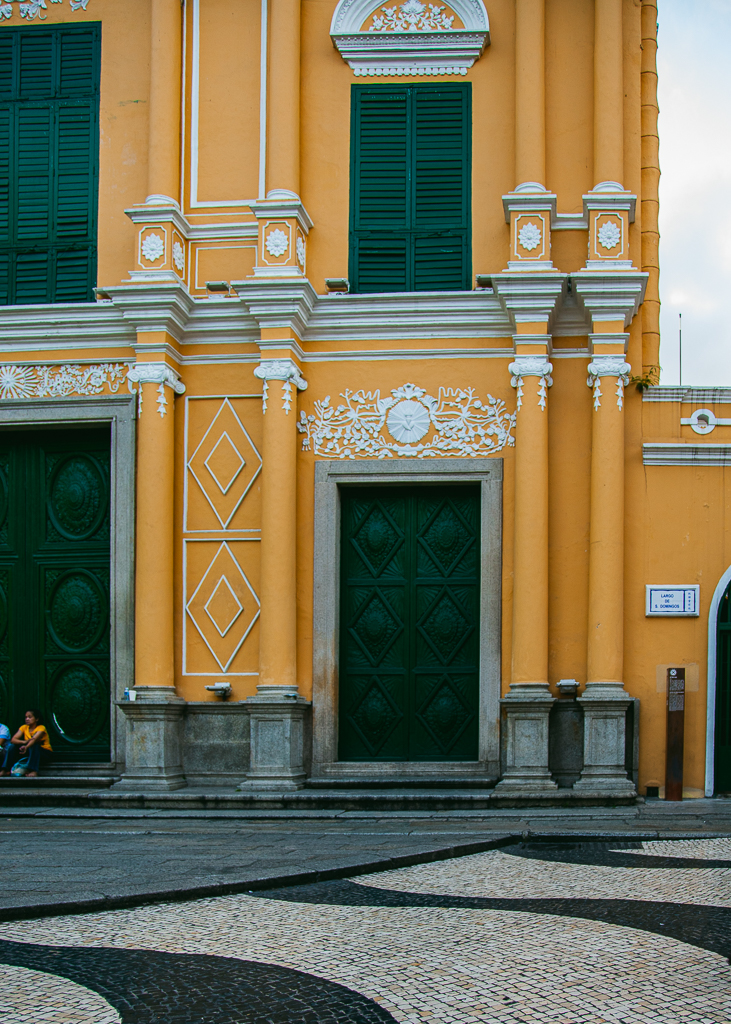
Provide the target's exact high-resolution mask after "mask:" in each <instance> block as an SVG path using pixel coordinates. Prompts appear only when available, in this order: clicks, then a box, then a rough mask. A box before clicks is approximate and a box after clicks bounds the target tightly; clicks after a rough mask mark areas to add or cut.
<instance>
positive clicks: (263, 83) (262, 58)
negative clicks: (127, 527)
mask: <svg viewBox="0 0 731 1024" xmlns="http://www.w3.org/2000/svg"><path fill="white" fill-rule="evenodd" d="M268 49H269V7H268V0H261V42H260V44H259V68H260V71H259V74H260V78H259V197H258V198H259V199H265V198H266V180H267V62H268Z"/></svg>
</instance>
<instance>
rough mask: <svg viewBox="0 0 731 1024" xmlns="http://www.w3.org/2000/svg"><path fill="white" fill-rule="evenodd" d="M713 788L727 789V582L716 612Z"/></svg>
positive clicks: (730, 734) (730, 593) (730, 710)
mask: <svg viewBox="0 0 731 1024" xmlns="http://www.w3.org/2000/svg"><path fill="white" fill-rule="evenodd" d="M715 639H716V693H715V698H716V699H715V713H714V716H713V717H714V723H713V724H714V728H713V780H714V782H713V792H714V793H731V583H730V584H729V585H728V586H727V587H726V589H725V591H724V592H723V595H722V597H721V599H720V601H719V602H718V610H717V612H716V638H715Z"/></svg>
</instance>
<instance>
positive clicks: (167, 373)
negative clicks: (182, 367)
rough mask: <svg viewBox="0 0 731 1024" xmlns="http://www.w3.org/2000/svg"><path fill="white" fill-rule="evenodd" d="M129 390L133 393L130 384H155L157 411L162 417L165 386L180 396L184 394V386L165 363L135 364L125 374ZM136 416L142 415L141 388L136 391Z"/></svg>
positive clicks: (164, 403) (177, 375)
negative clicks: (156, 386)
mask: <svg viewBox="0 0 731 1024" xmlns="http://www.w3.org/2000/svg"><path fill="white" fill-rule="evenodd" d="M127 381H128V383H129V389H130V391H132V392H133V393H134V390H133V388H132V384H157V385H158V388H157V411H158V412H159V413H160V416H164V415H165V412H166V411H167V404H168V403H167V398H166V397H165V385H166V384H167V386H168V387H169V388H172V390H173V391H174V392H175V394H176V395H182V394H183V393H184V392H185V384H183V382H182V380H181V379H180V375H179V374H178V372H177V370H174V369H173V367H172V366H168V364H167V363H135V365H134V366H131V367H130V368H129V370H128V372H127ZM137 395H138V403H139V404H138V410H139V411H138V414H139V415H140V416H141V415H142V388H141V387H140V388H138V389H137Z"/></svg>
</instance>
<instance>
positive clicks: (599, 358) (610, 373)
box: [586, 355, 632, 409]
mask: <svg viewBox="0 0 731 1024" xmlns="http://www.w3.org/2000/svg"><path fill="white" fill-rule="evenodd" d="M586 369H587V373H588V375H589V376H588V377H587V378H586V383H587V385H588V387H590V388H592V389H593V392H594V408H595V409H599V408H600V406H601V404H602V403H601V397H602V391H601V383H600V381H601V378H602V377H616V378H617V390H616V395H617V406H618V408H619V409H621V408H622V407H623V405H624V389H625V387H626V386H627V385H628V384H629V375H630V373H631V372H632V367H631V366H630V364H629V363H627V362H625V358H624V356H623V355H595V356H594V358H593V360H592V361H591V362H590V363H589V365H588V366H587V368H586Z"/></svg>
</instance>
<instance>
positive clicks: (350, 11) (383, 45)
mask: <svg viewBox="0 0 731 1024" xmlns="http://www.w3.org/2000/svg"><path fill="white" fill-rule="evenodd" d="M455 22H457V24H458V25H459V22H461V23H462V24H461V25H460V26H459V27H458V28H455V27H454V23H455ZM330 38H331V39H332V41H333V43H334V45H335V48H336V49H337V50H338V51H339V53H340V55H341V56H342V58H343V60H345V61H346V62H347V63H348V65H349V66H350V68H351V69H352V71H353V74H354V75H355V76H356V77H359V78H364V77H365V78H374V77H379V78H380V77H387V78H396V77H402V76H404V77H411V78H418V77H421V76H426V75H428V76H432V75H434V76H436V75H466V74H467V72H468V70H469V69H470V68H471V67H472V65H473V64H474V63H475V61H476V60H479V59H480V57H481V56H482V53H483V52H484V49H485V47H486V46H488V45H489V42H490V25H489V22H488V19H487V11H486V10H485V5H484V3H483V2H482V0H448V4H447V5H440V4H438V3H429V2H424V0H403V2H402V3H398V2H397V3H395V4H393V5H389V6H383V0H380V3H379V2H377V0H376V2H374V0H339V3H338V5H337V7H336V8H335V12H334V14H333V19H332V23H331V25H330Z"/></svg>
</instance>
